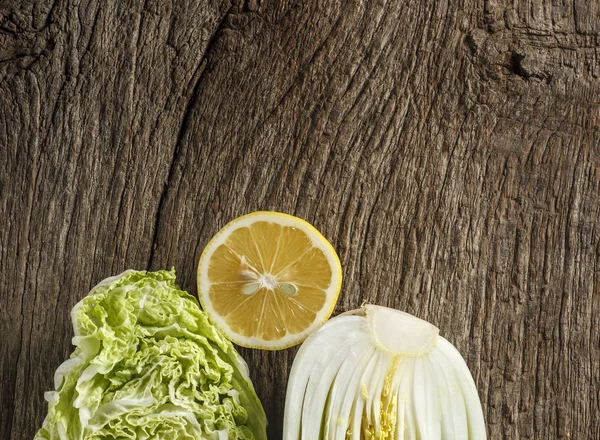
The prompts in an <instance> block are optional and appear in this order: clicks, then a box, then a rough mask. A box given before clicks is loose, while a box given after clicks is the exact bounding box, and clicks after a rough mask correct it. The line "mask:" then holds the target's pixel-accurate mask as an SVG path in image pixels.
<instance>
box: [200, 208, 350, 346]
mask: <svg viewBox="0 0 600 440" xmlns="http://www.w3.org/2000/svg"><path fill="white" fill-rule="evenodd" d="M341 285H342V267H341V265H340V259H339V258H338V256H337V254H336V252H335V250H334V249H333V246H331V244H330V243H329V242H328V241H327V239H325V237H323V236H322V235H321V233H320V232H319V231H317V230H316V229H315V228H314V227H313V226H312V225H311V224H310V223H307V222H306V221H304V220H302V219H300V218H298V217H294V216H291V215H288V214H282V213H280V212H267V211H259V212H253V213H251V214H247V215H244V216H242V217H238V218H236V219H235V220H233V221H231V222H230V223H228V224H227V225H226V226H225V227H224V228H223V229H221V230H220V231H219V232H218V233H217V234H216V235H215V236H214V237H213V238H212V239H211V240H210V242H209V243H208V245H207V246H206V248H205V249H204V251H203V252H202V256H201V257H200V263H199V264H198V297H199V298H200V302H201V303H202V307H203V308H204V310H205V311H206V312H207V313H208V315H209V316H210V318H211V320H212V321H213V323H214V324H215V325H216V326H217V327H218V328H219V329H220V330H221V331H222V332H223V333H224V334H225V336H227V337H228V338H229V339H230V340H231V341H233V342H235V343H236V344H238V345H241V346H244V347H251V348H262V349H267V350H280V349H283V348H287V347H291V346H293V345H296V344H299V343H300V342H302V341H303V340H304V339H306V337H307V336H308V335H309V334H310V333H311V332H312V331H313V330H315V329H316V328H318V327H319V326H320V325H321V324H323V323H324V322H325V321H326V320H327V318H329V316H330V315H331V313H332V312H333V309H334V307H335V303H336V301H337V298H338V295H339V292H340V288H341Z"/></svg>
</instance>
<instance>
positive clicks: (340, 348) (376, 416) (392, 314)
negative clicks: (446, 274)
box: [283, 305, 486, 440]
mask: <svg viewBox="0 0 600 440" xmlns="http://www.w3.org/2000/svg"><path fill="white" fill-rule="evenodd" d="M485 438H486V431H485V425H484V420H483V412H482V410H481V404H480V402H479V397H478V396H477V390H476V388H475V383H474V382H473V378H472V376H471V374H470V372H469V369H468V367H467V365H466V363H465V361H464V360H463V358H462V357H461V355H460V354H459V353H458V351H457V350H456V349H455V348H454V347H453V346H452V344H450V343H449V342H448V341H447V340H445V339H444V338H443V337H441V336H439V330H438V329H437V328H436V327H435V326H433V325H432V324H430V323H428V322H426V321H423V320H421V319H419V318H416V317H414V316H412V315H409V314H407V313H404V312H400V311H397V310H393V309H389V308H386V307H379V306H373V305H367V306H365V307H362V308H361V309H359V310H354V311H352V312H347V313H344V314H342V315H340V316H338V317H336V318H334V319H332V320H330V321H329V322H327V323H326V324H325V325H324V326H323V327H321V328H320V329H319V330H318V331H316V332H315V333H313V334H312V335H311V336H310V337H309V338H308V339H307V340H306V341H305V342H304V344H302V347H300V350H299V351H298V354H297V356H296V359H295V361H294V364H293V366H292V371H291V373H290V379H289V382H288V389H287V396H286V406H285V418H284V427H283V439H284V440H347V439H351V440H363V439H365V440H392V439H398V440H399V439H401V440H416V439H423V440H451V439H457V440H458V439H460V440H485Z"/></svg>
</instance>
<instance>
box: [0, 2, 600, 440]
mask: <svg viewBox="0 0 600 440" xmlns="http://www.w3.org/2000/svg"><path fill="white" fill-rule="evenodd" d="M599 31H600V5H599V3H598V2H597V1H595V0H594V1H585V0H552V1H551V0H511V1H509V0H458V1H450V0H420V1H415V2H409V1H404V0H401V1H398V0H362V1H361V0H354V1H338V0H329V1H322V2H317V1H304V2H302V1H285V0H280V1H269V0H249V1H248V2H246V3H243V2H236V3H230V2H228V1H225V0H200V1H197V0H145V1H144V0H106V1H102V2H94V1H91V0H35V1H10V0H9V1H5V0H0V274H1V276H0V301H1V302H0V307H1V309H0V313H1V318H2V319H1V327H0V338H1V342H0V356H1V369H0V381H1V396H0V398H1V404H2V409H1V413H0V438H2V439H12V440H21V439H27V438H31V437H32V436H33V434H34V432H35V431H36V430H37V428H39V427H40V425H41V423H42V420H43V418H44V416H45V414H46V411H47V408H46V406H45V403H44V400H43V392H44V391H46V390H49V389H50V388H51V386H52V376H53V372H54V370H55V369H56V367H57V366H58V365H59V364H60V363H61V362H62V361H63V360H65V359H66V358H67V357H68V356H69V354H70V351H71V349H72V347H71V346H70V339H71V337H72V329H71V324H70V318H69V311H70V309H71V307H72V306H73V305H74V304H75V303H76V302H77V301H78V300H79V299H80V298H81V297H82V296H84V295H85V294H86V293H87V292H88V290H89V289H90V288H91V287H92V286H93V285H94V284H96V283H97V282H98V281H100V280H101V279H103V278H105V277H107V276H109V275H114V274H117V273H119V272H121V271H123V270H124V269H127V268H137V269H158V268H170V267H171V266H175V267H176V269H177V271H178V276H179V281H180V283H181V285H182V286H183V287H184V288H186V289H188V290H189V291H191V292H195V290H196V283H195V275H194V273H195V269H196V265H197V261H198V259H199V256H200V253H201V251H202V249H203V247H204V245H205V244H206V243H207V241H208V240H209V239H210V237H211V236H212V235H213V234H214V233H215V232H217V230H218V229H219V228H220V227H222V226H223V225H224V224H225V223H227V222H228V221H229V220H231V219H233V218H234V217H236V216H238V215H241V214H244V213H247V212H250V211H254V210H258V209H272V210H280V211H284V212H288V213H292V214H295V215H298V216H300V217H303V218H305V219H307V220H308V221H310V222H311V223H313V224H314V225H315V226H316V227H317V228H318V229H320V230H321V231H322V232H323V234H324V235H325V236H326V237H327V238H328V239H329V240H330V241H331V242H332V243H333V245H334V247H335V248H336V249H337V251H338V253H339V254H340V257H341V260H342V265H343V268H344V277H345V278H344V287H343V293H342V295H341V299H340V301H339V303H338V306H337V309H336V313H337V312H340V311H342V310H347V309H350V308H355V307H357V306H359V305H360V304H361V303H362V302H363V301H369V302H373V303H378V304H384V305H389V306H393V307H398V308H400V309H402V310H406V311H408V312H410V313H413V314H416V315H418V316H419V317H422V318H424V319H427V320H430V321H431V322H433V323H435V324H436V325H437V326H439V327H440V329H441V332H442V334H443V335H444V336H445V337H446V338H448V339H449V340H450V341H452V342H453V343H454V344H455V345H456V346H457V347H458V348H459V350H460V351H461V352H462V353H463V355H464V357H465V359H466V360H467V363H468V364H469V367H470V368H471V370H472V372H473V376H474V378H475V381H476V383H477V386H478V389H479V392H480V396H481V400H482V403H483V407H484V412H485V417H486V422H487V426H488V432H489V436H490V438H492V439H569V438H572V439H598V438H600V390H599V388H600V221H599V216H600V99H599V95H598V92H599V89H600V87H599V85H600V79H599V75H600V34H599ZM294 353H295V350H293V349H291V350H287V351H282V352H276V353H268V352H260V351H253V350H242V354H243V355H244V356H245V358H246V359H247V360H248V362H249V364H250V368H251V371H252V377H253V379H254V381H255V384H256V387H257V389H258V392H259V395H260V397H261V398H262V401H263V402H264V405H265V408H266V410H267V413H268V416H269V420H270V428H269V434H270V438H272V439H278V438H280V431H281V426H282V416H283V402H284V395H285V388H286V379H287V374H288V371H289V368H290V365H291V361H292V359H293V356H294Z"/></svg>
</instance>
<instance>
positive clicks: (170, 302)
mask: <svg viewBox="0 0 600 440" xmlns="http://www.w3.org/2000/svg"><path fill="white" fill-rule="evenodd" d="M71 315H72V320H73V329H74V332H75V337H74V338H73V344H74V345H75V346H76V348H75V351H74V352H73V354H72V355H71V358H70V359H69V360H67V361H66V362H65V363H63V364H62V365H61V366H60V367H59V368H58V370H57V371H56V374H55V377H54V382H55V385H54V386H55V387H56V391H52V392H49V393H46V395H45V397H46V400H47V401H48V403H49V405H48V406H49V411H48V416H47V417H46V419H45V421H44V424H43V427H42V428H41V429H40V430H39V432H38V433H37V434H36V436H35V439H36V440H38V439H60V440H67V439H68V440H75V439H86V440H87V439H89V440H92V439H93V440H100V439H103V440H105V439H106V440H108V439H111V440H113V439H114V440H117V439H119V440H121V439H140V440H143V439H190V440H191V439H218V440H222V439H266V417H265V413H264V411H263V408H262V405H261V403H260V401H259V399H258V397H257V395H256V392H255V391H254V387H253V386H252V383H251V381H250V378H249V376H248V367H247V365H246V363H245V362H244V360H243V359H242V358H241V357H240V355H239V354H238V353H237V352H236V350H235V348H234V347H233V345H232V344H231V342H229V341H228V340H227V339H226V338H225V337H224V336H223V335H222V334H221V333H220V332H219V331H218V330H217V329H216V328H215V327H214V326H213V325H212V324H211V323H210V322H209V320H208V317H207V315H206V314H205V313H204V312H203V311H202V310H200V308H199V306H198V302H197V301H196V299H195V298H194V297H193V296H191V295H189V294H188V293H186V292H184V291H182V290H180V289H179V287H178V286H177V285H176V284H175V272H174V271H159V272H138V271H127V272H124V273H123V274H121V275H118V276H116V277H112V278H108V279H106V280H104V281H102V282H101V283H100V284H99V285H98V286H96V287H95V288H94V289H93V290H92V291H91V292H90V293H89V295H88V296H86V297H85V298H84V299H83V300H81V301H80V302H79V303H78V304H77V305H76V306H75V307H74V308H73V311H72V312H71Z"/></svg>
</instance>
